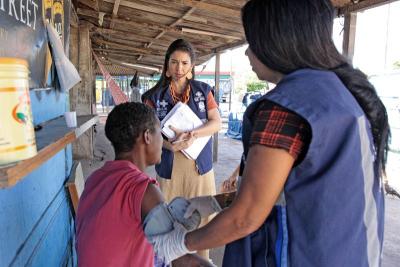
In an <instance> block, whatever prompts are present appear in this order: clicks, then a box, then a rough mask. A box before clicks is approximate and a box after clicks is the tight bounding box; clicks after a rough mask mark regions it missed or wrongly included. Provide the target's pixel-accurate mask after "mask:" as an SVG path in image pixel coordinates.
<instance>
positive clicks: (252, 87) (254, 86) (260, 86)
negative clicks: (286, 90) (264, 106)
mask: <svg viewBox="0 0 400 267" xmlns="http://www.w3.org/2000/svg"><path fill="white" fill-rule="evenodd" d="M262 90H264V92H265V90H268V84H267V83H266V82H264V81H260V80H252V81H250V82H248V83H247V92H249V93H254V92H260V91H262Z"/></svg>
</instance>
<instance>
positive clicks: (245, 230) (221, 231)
mask: <svg viewBox="0 0 400 267" xmlns="http://www.w3.org/2000/svg"><path fill="white" fill-rule="evenodd" d="M257 227H258V225H256V224H255V222H252V220H250V219H248V218H245V217H242V216H240V215H237V213H236V214H235V209H234V208H232V207H231V208H229V209H225V210H223V211H221V212H220V213H219V214H218V216H217V217H215V218H214V219H213V220H212V221H211V222H210V223H208V224H207V225H206V226H204V227H202V228H200V229H198V230H195V231H193V232H190V233H188V234H186V238H185V244H186V247H187V248H188V249H189V250H203V249H208V248H215V247H219V246H222V245H225V244H227V243H229V242H232V241H234V240H237V239H240V238H242V237H245V236H246V235H248V234H250V233H252V232H254V231H255V230H256V229H257Z"/></svg>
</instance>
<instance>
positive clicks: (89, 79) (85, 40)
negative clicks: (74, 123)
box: [71, 23, 94, 159]
mask: <svg viewBox="0 0 400 267" xmlns="http://www.w3.org/2000/svg"><path fill="white" fill-rule="evenodd" d="M78 41H79V44H78V49H79V61H78V67H79V75H80V76H81V79H82V80H81V83H80V84H79V85H78V88H77V94H76V95H74V98H73V99H71V102H73V103H74V105H75V110H76V113H77V115H78V116H79V115H89V114H93V108H92V107H93V106H92V104H93V100H94V96H93V91H94V90H93V86H94V84H93V81H94V79H93V76H94V75H93V61H92V51H91V48H90V47H91V43H90V36H89V25H88V24H86V23H83V24H80V25H79V38H78ZM93 134H94V132H93V128H92V129H91V130H88V131H86V132H85V133H84V134H82V135H81V136H80V137H79V139H77V140H76V141H75V142H74V143H73V145H72V148H73V150H72V151H73V157H74V158H75V159H81V158H89V159H90V158H93V148H94V146H93V143H94V142H93V139H94V137H93Z"/></svg>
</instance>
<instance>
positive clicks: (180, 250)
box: [147, 222, 196, 264]
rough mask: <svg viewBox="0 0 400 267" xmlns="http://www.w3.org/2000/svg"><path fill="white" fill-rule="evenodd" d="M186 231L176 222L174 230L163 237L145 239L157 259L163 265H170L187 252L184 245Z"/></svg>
mask: <svg viewBox="0 0 400 267" xmlns="http://www.w3.org/2000/svg"><path fill="white" fill-rule="evenodd" d="M186 233H187V230H186V229H185V227H183V225H181V224H180V223H178V222H175V223H174V230H172V231H171V232H168V233H166V234H163V235H156V236H150V237H147V238H148V239H149V241H150V243H152V244H153V248H154V251H155V252H156V254H157V257H158V258H160V259H162V260H163V262H164V263H165V264H170V263H171V262H172V261H173V260H175V259H177V258H180V257H182V256H183V255H185V254H187V253H196V251H189V250H188V249H187V247H186V245H185V235H186Z"/></svg>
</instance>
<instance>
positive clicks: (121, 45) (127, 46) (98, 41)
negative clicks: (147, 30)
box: [92, 37, 164, 55]
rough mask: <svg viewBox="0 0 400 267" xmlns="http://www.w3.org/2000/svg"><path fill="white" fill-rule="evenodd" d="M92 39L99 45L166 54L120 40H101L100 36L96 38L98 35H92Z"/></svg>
mask: <svg viewBox="0 0 400 267" xmlns="http://www.w3.org/2000/svg"><path fill="white" fill-rule="evenodd" d="M92 41H93V42H94V43H96V44H99V45H106V46H110V47H115V48H120V49H125V50H128V51H134V52H138V53H141V54H145V55H164V52H162V51H159V50H154V49H152V50H150V49H143V48H138V47H132V46H130V45H126V44H121V43H118V42H109V41H105V40H101V39H100V38H96V37H92Z"/></svg>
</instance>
